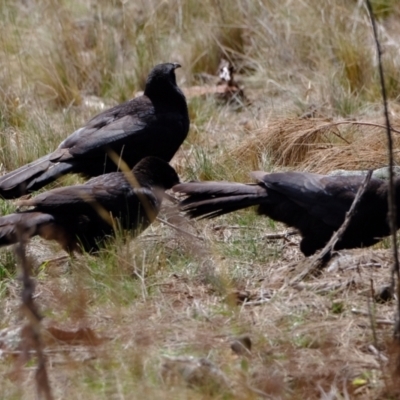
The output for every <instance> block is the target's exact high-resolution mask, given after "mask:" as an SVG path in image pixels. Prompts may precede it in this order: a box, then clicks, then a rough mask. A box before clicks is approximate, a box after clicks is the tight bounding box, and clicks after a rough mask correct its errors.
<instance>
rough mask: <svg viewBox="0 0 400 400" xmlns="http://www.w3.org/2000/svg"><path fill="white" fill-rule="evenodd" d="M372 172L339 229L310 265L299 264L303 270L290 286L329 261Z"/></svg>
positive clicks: (364, 181) (369, 174) (367, 176)
mask: <svg viewBox="0 0 400 400" xmlns="http://www.w3.org/2000/svg"><path fill="white" fill-rule="evenodd" d="M372 171H373V170H370V171H368V174H367V175H366V177H365V179H364V180H363V183H362V185H361V186H360V187H359V189H358V191H357V194H356V197H355V198H354V200H353V203H352V204H351V207H350V210H349V211H348V212H347V213H346V217H345V219H344V221H343V224H342V225H341V227H340V228H339V229H338V230H337V231H336V232H335V233H334V234H333V235H332V237H331V239H330V240H329V242H328V243H327V244H326V245H325V247H324V248H323V249H322V250H321V251H320V252H319V253H317V254H316V255H315V256H314V257H313V258H312V259H311V264H309V265H308V266H307V267H306V266H305V264H306V262H302V263H300V267H303V266H304V267H305V268H304V269H303V270H302V271H301V272H300V273H299V274H298V275H297V276H296V277H295V278H294V279H292V281H291V282H290V284H291V285H294V284H296V283H298V282H300V281H302V280H303V279H304V278H305V277H307V276H309V275H310V274H312V273H314V272H315V271H317V270H319V269H321V268H323V267H324V265H325V263H326V261H327V259H329V258H328V256H329V255H330V254H331V253H332V250H333V249H334V247H335V245H336V243H337V242H338V241H339V240H340V239H341V237H342V236H343V234H344V232H345V231H346V229H347V227H348V226H349V224H350V221H351V218H352V217H353V215H354V214H355V212H356V209H357V205H358V203H359V202H360V200H361V198H362V196H363V194H364V192H365V190H366V188H367V186H368V184H369V181H370V180H371V176H372ZM307 261H308V260H307Z"/></svg>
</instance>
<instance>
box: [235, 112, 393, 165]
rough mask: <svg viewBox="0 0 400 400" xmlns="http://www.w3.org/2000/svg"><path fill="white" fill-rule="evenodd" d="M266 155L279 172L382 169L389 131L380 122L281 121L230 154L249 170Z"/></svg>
mask: <svg viewBox="0 0 400 400" xmlns="http://www.w3.org/2000/svg"><path fill="white" fill-rule="evenodd" d="M392 123H393V125H392V128H393V129H395V130H396V131H398V132H399V131H400V129H399V128H400V125H399V124H397V123H396V120H393V121H392ZM394 143H395V144H394V146H395V148H396V147H397V146H399V145H400V136H399V133H397V132H396V133H394ZM265 155H267V157H268V158H270V160H271V164H272V165H273V166H274V167H275V168H278V169H279V168H285V169H286V168H294V169H297V170H305V171H313V172H318V173H328V172H331V171H333V170H337V169H345V170H359V169H368V168H380V167H382V166H385V165H387V150H386V132H385V128H384V126H383V124H382V121H381V120H360V121H338V122H334V121H332V120H326V119H298V118H295V119H280V120H277V121H272V122H270V123H268V125H267V126H266V127H265V128H264V129H262V130H259V131H258V132H257V133H256V134H254V135H253V136H252V137H250V138H249V139H247V140H245V141H243V143H241V144H240V145H239V146H238V147H237V148H236V149H233V150H232V151H231V153H230V156H232V157H233V158H234V159H235V160H236V161H237V162H238V163H240V164H241V165H243V168H247V169H249V168H252V169H260V167H261V165H260V164H262V163H260V160H262V157H263V156H265ZM395 159H396V160H397V159H398V154H397V152H396V151H395Z"/></svg>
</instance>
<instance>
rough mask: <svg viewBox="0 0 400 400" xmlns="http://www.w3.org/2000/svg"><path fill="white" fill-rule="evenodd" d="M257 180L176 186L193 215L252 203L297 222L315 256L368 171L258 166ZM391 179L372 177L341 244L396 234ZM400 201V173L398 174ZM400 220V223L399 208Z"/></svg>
mask: <svg viewBox="0 0 400 400" xmlns="http://www.w3.org/2000/svg"><path fill="white" fill-rule="evenodd" d="M252 176H253V177H254V178H255V180H256V181H257V183H256V184H241V183H230V182H189V183H182V184H179V185H177V186H175V187H174V188H173V190H174V191H176V192H180V193H183V194H185V195H187V196H188V197H187V198H186V199H184V200H183V201H181V203H180V207H181V209H182V210H184V211H185V212H186V213H187V214H188V215H189V216H190V217H192V218H196V217H203V218H214V217H217V216H219V215H223V214H227V213H230V212H232V211H236V210H239V209H242V208H246V207H249V206H254V205H257V206H258V209H257V212H258V214H260V215H266V216H268V217H270V218H272V219H273V220H276V221H280V222H283V223H285V224H286V225H288V226H290V227H294V228H297V229H298V230H299V232H300V234H301V236H302V240H301V243H300V250H301V251H302V252H303V254H304V255H306V256H310V255H312V254H314V253H315V252H316V251H317V250H318V249H321V248H323V247H324V246H325V244H326V243H327V242H328V241H329V239H330V238H331V236H332V234H333V233H334V232H335V231H336V230H338V228H339V227H340V226H341V225H342V223H343V221H344V219H345V214H346V212H347V211H348V210H349V209H350V206H351V204H352V202H353V200H354V198H355V196H356V193H357V190H358V188H359V187H360V186H361V184H362V182H363V180H364V177H363V176H327V175H319V174H312V173H307V172H283V173H272V174H267V173H265V172H261V171H257V172H253V173H252ZM387 196H388V183H387V182H386V181H383V180H380V179H371V181H370V183H369V185H368V186H367V188H366V191H365V192H364V194H363V196H362V198H361V200H360V202H359V204H358V206H357V208H356V213H355V215H353V217H352V219H351V221H350V225H349V226H348V228H347V230H346V231H345V233H344V235H343V236H342V238H341V240H340V241H338V242H337V244H336V246H335V249H336V250H339V249H350V248H355V247H365V246H371V245H373V244H375V243H377V242H379V241H380V240H381V239H382V237H384V236H388V235H389V234H390V227H389V223H388V219H387V218H388V200H387ZM396 196H397V199H398V204H399V205H400V179H397V180H396ZM397 226H400V213H398V221H397Z"/></svg>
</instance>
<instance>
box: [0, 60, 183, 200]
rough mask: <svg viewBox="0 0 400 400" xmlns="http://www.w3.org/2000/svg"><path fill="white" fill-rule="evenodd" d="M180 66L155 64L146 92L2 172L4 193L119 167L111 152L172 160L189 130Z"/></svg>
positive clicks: (126, 157) (129, 160) (130, 159)
mask: <svg viewBox="0 0 400 400" xmlns="http://www.w3.org/2000/svg"><path fill="white" fill-rule="evenodd" d="M179 67H180V65H179V64H172V63H165V64H159V65H157V66H155V67H154V68H153V69H152V71H151V72H150V74H149V76H148V78H147V82H146V87H145V90H144V94H143V96H140V97H137V98H135V99H132V100H129V101H127V102H125V103H122V104H119V105H117V106H115V107H113V108H110V109H109V110H106V111H103V112H102V113H100V114H98V115H97V116H95V117H94V118H92V119H91V120H90V121H89V122H88V123H87V124H86V125H85V126H84V127H82V128H80V129H78V130H76V131H75V132H74V133H72V135H70V136H69V137H68V138H67V139H65V140H64V141H63V142H62V143H61V144H60V145H59V146H58V148H57V150H55V151H54V152H53V153H51V154H48V155H46V156H44V157H42V158H39V159H38V160H36V161H34V162H32V163H30V164H27V165H25V166H23V167H20V168H18V169H16V170H15V171H12V172H9V173H7V174H6V175H4V176H2V177H0V196H2V197H3V198H5V199H11V198H16V197H19V196H21V195H23V194H25V193H28V192H32V191H35V190H37V189H40V188H41V187H43V186H44V185H46V184H48V183H50V182H53V181H54V180H56V179H57V178H58V177H60V176H61V175H65V174H68V173H70V172H75V173H80V174H82V175H84V176H87V177H93V176H98V175H101V174H104V173H108V172H114V171H117V170H118V165H116V164H118V162H117V163H116V162H115V160H114V162H113V161H112V160H111V159H110V158H109V154H110V152H112V154H114V155H117V158H118V157H121V158H122V160H123V161H124V162H125V163H126V164H128V166H129V168H133V166H134V165H135V164H136V163H138V162H139V161H140V160H141V159H142V158H144V157H147V156H156V157H159V158H161V159H163V160H164V161H170V160H171V158H172V157H173V156H174V154H175V152H176V151H177V150H178V148H179V146H180V145H181V144H182V142H183V141H184V140H185V138H186V136H187V134H188V131H189V115H188V109H187V104H186V99H185V96H184V95H183V93H182V91H181V90H180V89H179V87H178V86H177V84H176V78H175V69H176V68H179Z"/></svg>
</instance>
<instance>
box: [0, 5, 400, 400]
mask: <svg viewBox="0 0 400 400" xmlns="http://www.w3.org/2000/svg"><path fill="white" fill-rule="evenodd" d="M373 5H374V11H375V13H376V15H377V23H378V28H379V29H378V30H379V34H380V40H381V44H382V47H383V50H384V52H383V65H384V70H385V79H386V85H387V89H388V96H389V109H390V117H391V121H392V124H393V128H394V129H395V131H394V133H393V135H394V141H395V150H396V151H395V159H396V162H398V152H397V148H398V146H399V145H400V142H399V139H398V138H399V136H398V135H399V133H400V106H399V103H398V96H399V93H400V72H399V71H400V68H399V66H400V56H399V54H400V47H399V43H400V41H399V39H400V38H399V31H400V30H399V28H400V11H399V8H398V4H397V1H396V0H392V1H391V0H375V1H373ZM0 32H1V35H0V37H1V39H0V60H1V63H0V162H1V170H0V172H1V173H4V172H6V171H9V170H12V169H14V168H16V167H18V166H19V165H22V164H25V163H27V162H29V161H31V160H33V159H35V158H37V157H39V156H41V155H43V154H46V153H47V152H49V151H51V150H53V149H54V148H55V147H56V146H57V145H58V143H59V142H60V141H61V140H63V139H64V138H65V137H66V136H67V135H68V134H70V133H71V132H73V131H74V129H76V128H78V127H79V126H80V125H81V124H82V123H83V122H84V121H86V120H88V119H89V118H90V117H92V116H93V115H95V114H96V113H97V112H99V111H100V110H102V109H104V108H106V107H109V106H111V105H114V104H117V103H118V102H121V101H124V100H126V99H128V98H131V97H133V96H134V95H135V94H136V93H138V92H139V91H141V90H143V85H144V80H145V78H146V76H147V73H148V71H149V69H150V68H151V67H152V66H153V65H154V64H156V63H158V62H163V61H174V62H175V61H176V62H179V63H180V64H181V65H182V69H179V70H177V79H178V84H179V85H180V86H181V87H182V88H184V89H185V90H186V93H188V94H190V93H191V95H188V105H189V111H190V118H191V129H190V132H189V135H188V138H187V140H186V142H185V143H184V144H183V146H182V148H181V149H180V150H179V152H178V153H177V154H176V155H175V157H174V159H173V160H172V165H173V166H174V167H175V168H176V170H177V171H178V173H179V175H180V177H181V180H182V181H186V180H191V179H202V180H211V179H212V180H232V181H240V182H248V181H250V178H249V175H248V173H249V172H250V171H252V170H258V169H261V170H264V171H282V170H307V171H313V172H321V173H330V172H332V171H334V170H338V169H345V170H361V169H366V168H380V167H382V166H384V165H387V154H386V138H385V131H384V129H383V128H382V127H383V126H384V121H383V118H382V115H383V114H382V102H381V97H380V86H379V79H378V74H377V64H376V53H375V47H374V41H373V37H372V33H371V27H370V21H369V17H368V14H367V12H366V8H365V5H364V3H363V2H362V1H358V2H356V1H348V0H335V1H333V0H332V1H325V2H323V4H321V2H320V1H317V0H306V1H303V2H298V1H297V0H287V1H285V2H280V3H279V2H275V1H268V0H264V1H258V2H257V1H253V0H246V1H239V0H238V1H232V2H222V1H218V0H205V1H203V2H201V3H199V2H194V1H191V0H181V1H178V0H176V1H171V2H166V1H163V2H157V1H153V0H151V1H147V2H139V1H138V2H123V1H116V0H113V1H91V0H83V1H77V0H68V1H67V0H64V1H44V0H13V1H11V0H10V1H8V0H5V1H3V2H2V3H1V4H0ZM222 58H225V59H229V60H230V61H231V62H232V63H233V64H234V65H235V67H236V70H237V72H236V75H235V77H236V79H237V82H238V84H239V85H240V86H241V87H242V89H243V93H244V95H245V97H239V98H238V99H233V100H232V101H227V100H226V98H225V99H222V98H221V96H216V95H215V94H214V93H213V91H212V90H210V92H211V93H209V94H204V91H203V92H202V93H203V94H201V95H196V93H197V92H195V91H194V92H193V91H191V88H193V87H194V86H196V87H202V88H204V87H206V86H207V85H211V86H212V85H213V83H209V82H206V83H205V82H204V80H203V79H202V78H201V77H202V76H203V75H204V74H210V75H215V74H216V72H217V69H218V65H219V63H220V61H221V59H222ZM207 87H208V86H207ZM193 93H194V94H193ZM80 179H81V178H79V177H76V176H68V177H65V178H63V179H62V180H60V181H59V182H57V183H56V184H54V185H53V186H52V187H54V186H57V185H67V184H73V183H76V182H78V181H79V180H80ZM0 206H1V213H2V214H5V213H8V212H10V211H13V210H14V209H15V205H14V204H13V203H12V202H4V201H3V202H1V203H0ZM289 231H290V230H288V229H287V227H285V226H284V225H282V224H279V223H275V222H274V221H271V220H269V219H267V218H259V217H258V216H257V215H256V214H255V213H254V210H252V209H250V210H243V211H240V212H237V213H234V214H231V215H227V216H223V217H220V218H217V219H215V220H211V221H189V220H187V219H186V218H185V217H184V216H183V215H180V214H179V213H178V211H177V210H176V208H175V207H174V205H173V204H172V203H169V202H166V203H165V205H164V208H163V210H162V213H161V215H160V220H159V221H156V222H155V223H154V224H153V225H152V226H151V227H149V228H148V229H147V230H146V231H145V232H144V233H143V234H142V235H141V236H139V237H138V238H136V239H132V238H130V237H129V234H126V233H121V234H119V235H118V237H117V238H116V239H113V240H110V243H109V244H108V245H107V247H106V248H105V249H104V250H103V251H102V252H101V253H100V254H99V255H98V256H90V255H86V254H84V255H78V256H76V257H74V258H69V257H66V254H65V253H63V252H62V251H61V250H60V248H59V247H58V246H57V245H56V244H54V243H49V242H45V241H42V240H40V239H37V238H35V239H33V240H32V241H31V242H30V243H29V244H28V245H27V253H28V256H29V259H30V263H31V264H32V267H33V276H34V279H35V282H36V287H35V294H34V301H35V304H36V305H37V307H38V309H39V310H40V314H41V315H42V316H43V319H42V321H41V329H40V332H39V333H40V338H41V341H42V344H43V351H44V356H45V361H46V369H47V373H48V376H49V381H50V387H51V391H52V393H53V396H54V398H74V399H75V398H77V399H80V398H85V399H92V398H93V399H99V398H107V399H108V398H139V397H142V398H151V399H172V398H173V399H258V398H274V399H275V398H276V399H289V398H290V399H291V398H294V399H296V398H310V399H314V398H315V399H346V398H365V399H367V398H368V399H370V398H376V399H378V398H379V399H393V398H397V396H398V395H399V390H400V387H399V385H398V382H397V379H396V377H397V375H396V360H397V355H398V354H399V353H398V350H397V349H396V348H395V347H394V344H393V340H392V336H393V329H394V320H395V314H396V301H395V300H393V299H389V300H388V301H382V300H380V299H379V297H382V296H379V294H380V293H381V292H382V288H384V287H387V286H390V282H391V269H392V251H391V249H390V240H389V239H385V240H384V241H383V242H381V243H380V244H378V245H376V246H374V247H373V248H369V249H357V250H352V251H344V252H340V253H339V254H337V255H336V256H335V258H334V259H333V260H332V262H331V263H330V264H329V265H328V266H327V267H326V268H325V269H324V270H323V271H321V272H320V273H319V274H316V275H315V276H311V277H307V278H306V279H305V280H302V281H300V282H293V279H294V278H295V277H296V275H297V274H298V272H299V268H300V267H301V266H305V265H307V263H308V262H309V260H305V259H304V256H303V255H302V254H301V253H300V252H299V249H298V241H299V237H298V236H297V235H290V234H288V233H290V232H289ZM18 271H19V270H18V262H17V259H16V257H15V255H14V250H13V249H12V248H7V249H2V250H1V251H0V296H1V307H0V316H1V322H0V359H1V363H0V364H1V365H0V375H1V382H2V383H1V387H2V389H1V394H0V397H1V398H4V399H6V398H7V399H13V398H15V399H20V398H22V399H31V398H35V397H36V382H37V379H36V378H35V371H36V368H37V358H36V357H35V356H34V352H33V351H32V352H31V353H30V354H31V355H32V357H31V358H30V359H29V357H26V354H25V355H24V352H23V350H24V349H26V348H27V346H28V347H29V346H30V343H31V342H30V341H29V340H30V338H29V337H28V336H29V335H27V334H26V331H24V330H23V327H24V325H25V324H26V322H27V319H26V318H25V317H24V316H23V313H21V281H20V280H19V279H18V276H19V272H18ZM24 357H25V358H24Z"/></svg>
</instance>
